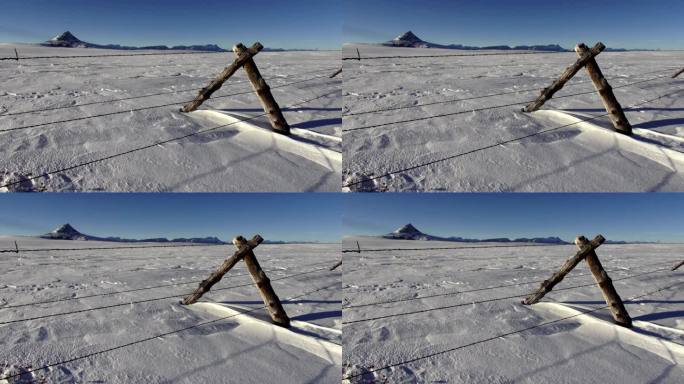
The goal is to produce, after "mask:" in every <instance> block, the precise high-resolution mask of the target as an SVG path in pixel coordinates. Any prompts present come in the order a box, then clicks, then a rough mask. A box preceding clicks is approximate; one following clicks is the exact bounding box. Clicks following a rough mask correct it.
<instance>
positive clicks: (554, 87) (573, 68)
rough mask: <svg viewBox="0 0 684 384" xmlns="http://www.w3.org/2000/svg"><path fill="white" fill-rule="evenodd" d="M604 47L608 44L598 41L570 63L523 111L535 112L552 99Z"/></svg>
mask: <svg viewBox="0 0 684 384" xmlns="http://www.w3.org/2000/svg"><path fill="white" fill-rule="evenodd" d="M604 49H606V46H605V45H603V43H596V45H594V47H593V48H591V49H590V50H589V51H588V52H587V53H585V54H583V55H582V56H581V57H580V58H579V59H577V61H576V62H575V63H573V64H572V65H570V66H569V67H567V68H566V69H565V71H563V73H562V74H561V76H560V77H559V78H558V79H557V80H556V81H554V82H553V83H552V84H551V85H550V86H549V87H548V88H544V89H543V90H542V91H541V95H539V97H538V98H537V100H535V101H533V102H531V103H529V104H528V105H527V106H526V107H525V108H523V112H534V111H536V110H538V109H539V108H541V106H542V105H544V103H546V101H547V100H549V99H551V98H552V97H553V95H554V94H555V93H556V92H558V91H560V90H561V89H562V88H563V86H564V85H565V83H567V82H568V80H570V79H571V78H572V77H573V76H575V74H577V72H579V70H580V69H582V67H584V66H585V65H586V64H587V63H588V62H589V60H592V59H593V58H594V57H595V56H596V55H598V54H599V53H601V52H602V51H603V50H604Z"/></svg>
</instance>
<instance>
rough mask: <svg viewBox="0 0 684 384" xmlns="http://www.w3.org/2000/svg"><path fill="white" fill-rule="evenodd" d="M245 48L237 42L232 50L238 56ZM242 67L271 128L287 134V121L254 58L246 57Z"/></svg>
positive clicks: (288, 131)
mask: <svg viewBox="0 0 684 384" xmlns="http://www.w3.org/2000/svg"><path fill="white" fill-rule="evenodd" d="M246 50H247V48H246V47H245V46H244V45H242V44H237V45H235V46H234V47H233V52H235V54H236V55H238V57H239V56H241V55H242V54H243V52H245V51H246ZM243 68H245V72H247V77H248V78H249V81H250V82H251V83H252V87H254V91H255V92H256V94H257V96H259V101H260V102H261V105H262V106H263V107H264V112H266V114H267V115H268V119H269V120H270V122H271V127H272V128H273V130H274V131H275V132H278V133H282V134H284V135H289V134H290V126H289V125H288V124H287V121H285V116H283V112H282V111H281V110H280V106H278V103H277V102H276V101H275V99H274V98H273V94H271V89H270V88H269V86H268V84H266V81H265V80H264V78H263V77H261V73H259V69H258V68H257V66H256V63H254V60H253V59H252V58H251V57H250V58H248V59H247V60H246V61H245V63H244V65H243Z"/></svg>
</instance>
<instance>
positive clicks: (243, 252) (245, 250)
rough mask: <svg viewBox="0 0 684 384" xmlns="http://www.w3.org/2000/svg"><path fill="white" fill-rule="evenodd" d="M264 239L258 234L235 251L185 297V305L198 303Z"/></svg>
mask: <svg viewBox="0 0 684 384" xmlns="http://www.w3.org/2000/svg"><path fill="white" fill-rule="evenodd" d="M262 241H264V239H263V238H262V237H261V236H259V235H256V236H254V237H253V238H252V240H250V241H248V242H246V243H245V244H244V245H243V246H242V247H240V249H238V250H237V251H235V253H234V254H233V256H231V257H229V258H227V259H226V261H224V262H223V264H221V266H219V267H218V269H217V270H216V272H213V273H212V274H211V275H209V277H208V278H207V279H206V280H203V281H202V282H201V283H200V284H199V287H197V289H196V290H195V292H193V293H192V294H191V295H189V296H187V297H186V298H185V299H183V301H182V303H183V304H185V305H188V304H193V303H196V302H197V300H199V299H200V297H202V295H204V294H205V293H207V292H209V290H210V289H211V287H212V286H213V285H214V284H216V283H218V282H219V280H221V278H222V277H223V275H225V274H226V273H228V271H230V270H231V268H233V267H234V266H235V264H237V263H238V261H240V260H242V259H243V258H244V257H245V256H247V254H251V253H252V249H254V248H256V247H257V246H258V245H259V244H261V242H262Z"/></svg>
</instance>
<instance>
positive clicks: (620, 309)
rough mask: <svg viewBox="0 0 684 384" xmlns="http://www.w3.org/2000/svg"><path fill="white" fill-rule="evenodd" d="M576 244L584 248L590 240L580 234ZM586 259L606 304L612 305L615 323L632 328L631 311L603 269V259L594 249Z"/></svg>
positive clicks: (611, 309)
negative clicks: (600, 258) (600, 259)
mask: <svg viewBox="0 0 684 384" xmlns="http://www.w3.org/2000/svg"><path fill="white" fill-rule="evenodd" d="M575 245H577V248H579V249H583V248H585V247H587V246H589V240H587V238H586V237H584V236H579V237H577V238H576V239H575ZM584 260H585V261H586V262H587V264H588V265H589V269H590V270H591V274H592V275H594V280H596V284H598V286H599V288H601V293H602V294H603V298H604V299H605V300H606V304H608V306H609V307H610V312H611V313H612V315H613V319H614V320H615V323H617V324H618V325H622V326H623V327H627V328H631V327H632V318H631V317H630V316H629V313H627V309H626V308H625V305H624V303H623V302H622V299H621V298H620V295H618V293H617V291H616V290H615V287H614V286H613V281H612V280H611V279H610V277H608V273H607V272H606V270H605V269H603V266H602V265H601V261H599V258H598V256H597V255H596V251H594V250H592V251H591V252H589V254H587V256H586V258H585V259H584Z"/></svg>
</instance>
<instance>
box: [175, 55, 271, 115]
mask: <svg viewBox="0 0 684 384" xmlns="http://www.w3.org/2000/svg"><path fill="white" fill-rule="evenodd" d="M262 49H264V46H263V45H261V43H259V42H256V43H254V45H252V47H251V48H249V49H247V50H245V51H244V52H243V53H242V54H240V55H238V56H237V57H236V58H235V60H233V62H232V63H231V64H230V65H229V66H227V67H226V68H225V69H224V70H223V71H222V72H221V73H220V74H219V75H218V77H217V78H216V79H215V80H213V81H212V82H211V83H209V85H207V86H206V87H204V88H202V89H201V90H200V91H199V94H198V95H197V97H195V100H193V101H191V102H189V103H188V104H186V105H185V106H183V108H181V111H182V112H192V111H195V110H197V108H199V107H200V105H202V103H204V101H205V100H207V99H208V98H210V97H211V95H212V94H213V93H214V92H216V91H218V90H219V89H220V88H221V86H222V85H223V83H225V82H226V80H228V79H229V78H230V77H231V76H233V75H234V74H235V72H237V70H238V69H240V68H242V66H243V65H245V63H246V62H247V61H248V60H252V57H254V55H256V54H257V53H259V52H260V51H261V50H262Z"/></svg>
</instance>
